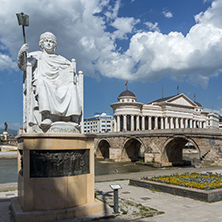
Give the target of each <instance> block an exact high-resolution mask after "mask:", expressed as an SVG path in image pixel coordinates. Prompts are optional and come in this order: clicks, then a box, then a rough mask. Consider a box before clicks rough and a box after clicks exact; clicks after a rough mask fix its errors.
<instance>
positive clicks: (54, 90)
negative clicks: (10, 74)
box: [29, 51, 81, 117]
mask: <svg viewBox="0 0 222 222" xmlns="http://www.w3.org/2000/svg"><path fill="white" fill-rule="evenodd" d="M29 56H31V57H33V58H35V59H36V60H37V66H36V68H35V69H34V71H33V86H34V88H36V92H35V97H36V98H37V101H38V109H39V112H40V113H41V112H43V111H49V112H50V114H53V115H57V116H64V117H69V116H73V115H78V116H79V115H81V106H80V102H79V95H78V92H77V87H76V83H75V77H74V72H73V67H72V64H71V62H70V61H68V60H67V59H65V58H64V57H62V56H59V55H55V54H47V53H46V52H40V51H37V52H32V53H30V54H29ZM34 106H35V105H34Z"/></svg>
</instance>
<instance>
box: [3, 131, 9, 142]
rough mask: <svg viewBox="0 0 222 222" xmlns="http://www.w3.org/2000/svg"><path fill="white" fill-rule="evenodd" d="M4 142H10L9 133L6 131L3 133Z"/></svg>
mask: <svg viewBox="0 0 222 222" xmlns="http://www.w3.org/2000/svg"><path fill="white" fill-rule="evenodd" d="M3 140H4V141H7V140H8V132H7V131H4V132H3Z"/></svg>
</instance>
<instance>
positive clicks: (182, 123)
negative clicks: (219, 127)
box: [113, 115, 206, 132]
mask: <svg viewBox="0 0 222 222" xmlns="http://www.w3.org/2000/svg"><path fill="white" fill-rule="evenodd" d="M181 128H206V121H200V120H195V119H191V118H181V117H171V116H165V117H158V116H140V115H116V116H114V129H113V131H114V132H120V131H135V130H154V129H181Z"/></svg>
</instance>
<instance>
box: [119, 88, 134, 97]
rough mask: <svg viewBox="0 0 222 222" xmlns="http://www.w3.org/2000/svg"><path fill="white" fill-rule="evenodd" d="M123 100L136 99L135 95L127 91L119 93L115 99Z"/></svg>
mask: <svg viewBox="0 0 222 222" xmlns="http://www.w3.org/2000/svg"><path fill="white" fill-rule="evenodd" d="M123 98H131V99H134V100H136V99H137V98H136V96H135V94H134V93H133V92H131V91H129V90H128V89H127V90H125V91H123V92H121V93H120V94H119V96H118V98H117V99H118V100H120V99H123Z"/></svg>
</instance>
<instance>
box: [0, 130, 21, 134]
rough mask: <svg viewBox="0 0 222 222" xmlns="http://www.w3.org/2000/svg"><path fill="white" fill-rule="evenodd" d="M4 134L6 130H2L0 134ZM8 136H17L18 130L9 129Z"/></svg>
mask: <svg viewBox="0 0 222 222" xmlns="http://www.w3.org/2000/svg"><path fill="white" fill-rule="evenodd" d="M3 132H4V129H0V134H2V133H3ZM7 132H8V135H14V136H16V135H17V132H18V130H13V129H7Z"/></svg>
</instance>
